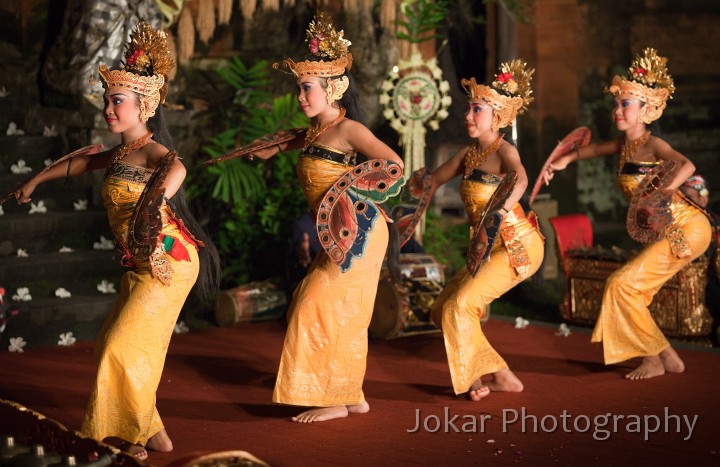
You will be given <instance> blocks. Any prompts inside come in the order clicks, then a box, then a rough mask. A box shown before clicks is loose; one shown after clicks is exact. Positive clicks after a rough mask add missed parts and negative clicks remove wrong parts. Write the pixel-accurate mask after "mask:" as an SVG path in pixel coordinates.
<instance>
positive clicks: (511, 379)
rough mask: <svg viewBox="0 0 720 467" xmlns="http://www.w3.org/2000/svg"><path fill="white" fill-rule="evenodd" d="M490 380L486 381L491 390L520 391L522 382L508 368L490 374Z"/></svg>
mask: <svg viewBox="0 0 720 467" xmlns="http://www.w3.org/2000/svg"><path fill="white" fill-rule="evenodd" d="M492 377H493V379H492V381H488V382H487V383H486V385H487V387H488V388H490V390H491V391H493V392H522V390H523V384H522V382H521V381H520V379H519V378H518V377H517V376H515V373H513V372H512V371H510V368H504V369H502V370H500V371H498V372H496V373H493V374H492Z"/></svg>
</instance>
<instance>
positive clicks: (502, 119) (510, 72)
mask: <svg viewBox="0 0 720 467" xmlns="http://www.w3.org/2000/svg"><path fill="white" fill-rule="evenodd" d="M533 73H535V69H534V68H529V67H528V66H527V63H525V62H523V61H522V60H513V61H511V62H505V63H502V64H501V65H500V73H499V74H497V75H495V80H494V81H493V82H492V84H491V85H490V86H486V85H484V84H478V83H477V82H476V81H475V78H470V79H469V80H468V79H463V80H462V81H461V82H460V84H462V86H463V87H464V88H465V90H466V91H467V93H468V94H469V95H470V99H482V100H484V101H485V102H487V103H488V105H490V106H491V107H492V108H493V110H494V112H493V121H492V130H493V131H497V130H498V129H500V128H504V127H506V126H508V125H509V124H510V123H512V121H513V120H514V119H515V117H517V116H518V115H522V114H523V113H524V112H525V111H526V110H527V106H528V104H530V102H532V101H533V98H532V97H531V94H532V89H531V88H530V81H531V80H532V75H533Z"/></svg>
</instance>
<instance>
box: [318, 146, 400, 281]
mask: <svg viewBox="0 0 720 467" xmlns="http://www.w3.org/2000/svg"><path fill="white" fill-rule="evenodd" d="M402 175H403V172H402V169H401V168H400V166H399V165H397V164H395V163H393V162H389V161H386V160H380V159H371V160H369V161H367V162H364V163H362V164H359V165H357V166H355V167H354V168H352V169H351V170H349V171H348V172H347V173H346V174H345V175H343V176H342V177H341V178H340V179H339V180H338V181H337V182H335V184H334V185H333V186H332V187H331V188H330V190H328V192H327V193H326V194H325V197H324V198H323V200H322V203H321V204H320V208H319V209H318V213H317V232H318V237H319V238H320V243H321V245H322V246H323V248H324V249H325V251H326V252H327V254H328V255H329V256H330V259H332V260H333V261H334V262H335V263H336V264H337V265H338V266H340V270H341V271H342V272H345V271H347V270H348V269H350V266H351V264H352V260H353V259H354V258H360V257H362V255H363V253H364V252H365V245H366V243H367V240H368V233H369V232H371V231H372V229H373V226H374V224H375V220H376V219H377V216H378V215H380V208H379V207H378V205H377V204H378V203H382V202H384V201H386V200H387V199H388V198H390V197H392V196H396V195H397V194H398V193H399V192H400V189H401V188H402V186H403V184H404V183H405V179H404V178H403V176H402Z"/></svg>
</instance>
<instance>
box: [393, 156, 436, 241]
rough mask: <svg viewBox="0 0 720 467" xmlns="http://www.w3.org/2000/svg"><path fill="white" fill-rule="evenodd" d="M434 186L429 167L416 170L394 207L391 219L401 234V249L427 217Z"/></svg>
mask: <svg viewBox="0 0 720 467" xmlns="http://www.w3.org/2000/svg"><path fill="white" fill-rule="evenodd" d="M432 185H433V183H432V173H431V172H430V170H429V169H428V168H427V167H423V168H422V169H419V170H416V171H415V172H413V174H412V176H411V177H410V180H408V183H407V185H405V187H404V188H403V190H402V194H401V195H400V198H401V199H400V202H399V203H398V204H396V205H395V206H393V208H392V211H391V214H390V217H392V219H393V221H395V226H396V227H397V229H398V231H399V232H400V246H401V247H402V246H403V245H405V244H406V243H407V242H408V240H410V238H411V237H412V236H413V234H414V233H415V228H416V227H417V225H418V223H419V222H420V219H422V217H423V216H424V215H425V211H427V208H428V206H429V205H430V200H431V199H432V195H433V192H434V190H433V186H432Z"/></svg>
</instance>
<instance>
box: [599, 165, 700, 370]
mask: <svg viewBox="0 0 720 467" xmlns="http://www.w3.org/2000/svg"><path fill="white" fill-rule="evenodd" d="M649 165H654V163H638V162H628V163H626V164H625V166H624V168H623V173H621V174H620V175H619V176H618V183H619V184H620V188H621V189H622V191H623V194H624V195H625V197H626V198H627V199H630V197H631V196H632V193H633V191H634V190H635V188H636V187H637V186H638V185H639V183H640V181H641V180H642V179H643V177H644V176H645V175H644V173H642V172H641V170H639V169H640V167H642V166H645V167H647V166H649ZM670 209H671V211H672V218H673V221H672V224H671V225H670V227H669V228H668V230H667V231H666V234H665V238H663V239H662V240H660V241H658V242H655V243H651V244H649V245H647V246H646V247H645V248H643V249H642V251H641V252H640V253H639V254H638V255H637V256H635V257H634V258H632V259H631V260H630V261H628V262H627V263H625V265H623V266H622V267H621V268H620V269H618V270H617V271H615V272H614V273H613V274H612V275H610V277H609V278H608V280H607V283H606V284H605V291H604V292H603V300H602V307H601V309H600V315H599V316H598V320H597V323H596V324H595V329H594V331H593V334H592V342H602V343H603V355H604V358H605V364H607V365H610V364H613V363H618V362H622V361H625V360H628V359H631V358H634V357H645V356H651V355H658V354H659V353H660V352H662V351H663V350H665V349H666V348H667V347H669V346H670V343H669V342H668V341H667V339H665V336H664V335H663V333H662V331H661V330H660V328H658V326H657V324H656V323H655V320H654V319H653V317H652V315H651V314H650V310H649V309H648V306H649V305H650V303H651V302H652V300H653V297H654V296H655V294H656V293H657V292H658V291H659V290H660V289H661V288H662V286H663V284H665V282H667V281H668V280H669V279H670V278H672V276H674V275H675V274H676V273H677V272H678V271H679V270H680V269H682V268H683V267H684V266H685V265H687V264H688V263H690V262H691V261H692V260H694V259H695V258H697V257H698V256H700V255H701V254H703V253H704V252H705V251H706V250H707V248H708V246H709V245H710V239H711V236H712V229H711V227H710V222H709V221H708V219H707V217H706V216H705V215H704V214H703V213H702V211H700V210H699V209H697V208H696V207H694V206H692V205H691V204H690V203H688V202H687V201H685V200H684V199H683V198H682V197H681V196H680V195H679V194H678V193H677V192H676V193H675V194H674V195H673V197H672V202H671V205H670Z"/></svg>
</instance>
